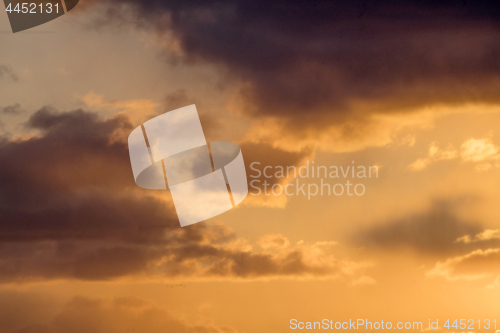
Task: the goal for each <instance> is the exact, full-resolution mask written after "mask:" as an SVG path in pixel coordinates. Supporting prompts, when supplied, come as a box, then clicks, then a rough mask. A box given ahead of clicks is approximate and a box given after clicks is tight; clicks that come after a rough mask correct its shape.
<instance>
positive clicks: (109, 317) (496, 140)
mask: <svg viewBox="0 0 500 333" xmlns="http://www.w3.org/2000/svg"><path fill="white" fill-rule="evenodd" d="M155 3H156V2H151V4H149V3H148V4H140V3H136V2H135V1H133V0H130V1H125V2H124V5H123V6H122V7H117V5H116V3H115V2H114V1H102V2H97V1H87V2H85V1H83V0H82V1H81V4H79V7H77V8H78V10H76V9H75V11H74V12H72V13H71V14H68V15H65V16H63V17H61V18H59V19H57V20H54V21H53V22H50V23H47V24H45V25H42V26H39V27H37V28H34V29H31V30H28V31H26V32H21V33H17V34H10V33H8V32H9V31H10V30H9V29H10V27H9V23H8V20H7V17H6V15H0V31H2V34H0V39H1V42H2V47H1V48H0V131H1V132H0V134H1V135H2V141H1V143H0V165H1V166H0V242H1V243H0V296H1V297H0V328H1V329H0V331H1V332H2V333H3V332H5V333H60V332H61V333H62V332H65V333H66V332H75V333H80V332H81V333H87V332H88V333H90V332H92V333H100V332H102V333H114V332H116V333H118V332H120V333H123V332H142V333H156V332H175V333H178V332H186V333H188V332H189V333H195V332H197V333H198V332H203V333H205V332H206V333H215V332H217V333H229V332H231V333H233V332H239V333H243V332H247V333H250V332H272V333H279V332H289V331H291V329H290V324H289V322H290V320H291V319H297V320H298V321H304V322H307V321H320V320H322V319H324V318H328V319H331V320H334V321H345V320H347V321H348V320H349V319H353V320H356V319H358V318H363V319H368V320H372V321H380V320H384V321H392V322H394V323H396V322H398V321H402V322H406V321H411V322H413V321H422V322H423V323H424V329H425V328H427V323H428V320H429V319H432V320H433V321H435V320H437V319H439V321H440V324H441V325H442V324H444V322H445V321H446V319H452V320H454V319H456V318H458V319H461V318H466V319H474V320H475V321H477V320H478V319H482V320H484V319H490V320H494V319H497V322H498V328H497V329H498V330H500V318H499V317H498V313H499V311H498V310H499V305H498V299H499V298H500V268H499V267H500V265H499V264H500V224H499V222H498V221H499V220H500V213H499V210H498V209H497V207H498V204H497V203H498V202H500V191H499V190H498V189H499V188H500V137H499V135H498V131H497V129H498V128H500V112H499V111H500V108H499V104H498V103H499V99H498V94H497V91H498V89H497V88H498V86H499V83H500V81H499V79H498V77H499V76H498V74H499V73H498V71H499V69H498V68H500V67H498V61H499V59H500V58H498V56H499V53H498V40H500V39H498V37H499V28H498V23H497V22H498V18H497V16H495V15H496V6H495V5H491V6H492V7H491V8H490V11H489V12H488V11H487V10H486V12H484V11H483V10H482V9H481V10H480V9H477V8H475V7H460V6H459V5H457V6H455V7H454V6H451V7H447V5H446V4H444V5H443V6H444V7H440V6H436V7H433V6H430V5H429V6H426V5H424V4H417V3H416V2H415V3H413V5H408V6H403V5H402V6H400V7H398V6H396V7H394V8H393V7H391V6H390V5H387V6H388V7H384V6H382V5H381V7H377V6H375V5H373V7H371V6H372V5H367V7H366V6H365V7H363V8H364V9H362V13H361V14H359V13H358V9H359V8H357V7H356V6H357V5H345V6H344V5H342V6H341V5H339V6H338V8H337V7H335V8H330V7H328V6H326V5H325V6H324V7H321V6H320V7H319V9H318V8H315V10H313V9H311V8H312V7H314V5H311V8H308V9H305V8H303V9H302V10H300V11H295V10H294V9H293V8H295V7H294V6H293V5H292V4H289V3H288V2H286V3H283V4H282V6H281V7H280V6H278V5H277V7H274V6H272V5H269V6H270V7H269V8H267V7H265V6H268V5H266V4H262V6H264V7H262V8H260V7H258V6H257V5H256V8H254V7H252V6H250V5H248V6H247V5H244V4H242V3H240V2H235V3H234V4H233V5H229V4H226V3H224V4H221V5H220V7H219V6H218V5H215V4H212V2H207V4H206V5H203V6H202V5H199V4H196V3H193V4H191V3H190V4H185V3H182V4H177V3H176V2H172V3H168V2H165V3H161V4H156V5H155ZM167 3H168V4H167ZM155 6H156V7H155ZM318 6H319V5H318ZM350 6H352V8H351V7H350ZM419 6H421V7H419ZM226 7H227V8H226ZM259 8H260V9H259ZM266 8H267V11H266ZM320 9H321V10H320ZM280 11H285V12H286V13H288V16H287V15H284V14H283V13H284V12H283V13H282V12H280ZM330 11H332V12H330ZM323 12H327V13H330V14H331V17H323V16H322V15H320V13H323ZM263 13H269V15H265V14H263ZM409 13H412V14H411V15H410V14H409ZM238 15H241V16H238ZM384 15H385V16H384ZM420 15H423V16H425V17H428V19H423V16H420ZM278 17H279V18H280V19H277V18H278ZM315 17H316V18H317V20H314V18H315ZM273 18H276V19H273ZM289 20H291V21H292V22H297V24H296V26H293V27H292V26H291V25H290V21H289ZM257 23H259V24H260V25H258V24H257ZM229 26H230V27H231V28H228V27H229ZM259 27H261V28H262V29H260V28H259ZM227 29H229V30H227ZM231 29H233V30H234V31H236V32H237V34H236V32H235V34H236V35H233V31H230V30H231ZM235 36H236V37H237V38H236V37H235ZM253 37H255V39H254V38H253ZM207 41H212V43H209V42H207ZM250 46H252V47H250ZM398 55H399V56H398ZM190 104H196V106H197V109H198V112H199V114H200V117H201V122H202V125H203V128H204V132H205V136H206V138H207V140H208V141H227V142H234V143H237V144H239V145H240V147H241V149H242V153H243V158H244V160H245V164H246V166H247V175H248V176H250V175H253V174H254V173H253V171H252V170H251V169H250V168H249V165H250V164H251V163H252V162H260V163H261V165H262V166H266V165H269V166H273V167H275V166H284V167H286V166H296V167H300V166H302V165H304V164H306V163H307V162H308V161H309V163H312V161H314V163H315V165H324V166H339V167H340V166H343V167H347V166H351V165H353V161H354V165H363V166H366V167H368V166H377V167H378V177H372V178H369V179H362V180H360V179H352V177H350V178H348V179H349V180H350V181H352V182H354V183H358V182H361V183H363V184H364V186H365V188H366V191H365V193H364V195H362V196H356V195H354V196H348V195H341V196H335V195H330V196H326V195H325V196H321V195H316V196H313V197H311V198H310V199H308V198H307V195H299V196H297V195H295V196H290V197H289V196H286V195H280V196H276V195H270V196H266V195H264V194H261V195H258V196H256V195H254V194H255V192H252V191H251V193H250V195H249V196H248V197H247V198H246V199H245V201H244V202H243V203H242V204H240V205H239V206H237V207H236V208H235V209H232V210H230V211H228V212H226V213H224V214H222V215H219V216H216V217H214V218H212V219H210V220H207V221H204V222H201V223H198V224H196V225H192V226H188V227H185V228H180V226H179V222H178V220H177V217H176V213H175V208H174V206H173V204H172V199H171V196H170V193H169V192H168V191H154V190H144V189H141V188H138V187H137V186H135V184H134V180H133V176H132V172H131V168H130V164H129V156H128V150H127V146H126V144H127V141H126V140H127V136H128V134H129V133H130V131H131V130H132V129H133V128H135V127H136V126H138V125H140V124H141V123H142V122H144V121H145V120H148V119H150V118H152V117H154V116H156V115H158V114H161V113H164V112H167V111H171V110H174V109H176V108H179V107H182V106H186V105H190ZM252 179H254V178H249V180H252ZM259 179H260V180H264V178H259ZM268 181H269V182H270V183H271V184H281V185H283V186H284V185H286V184H288V183H291V182H294V181H295V180H293V179H274V178H272V179H269V180H268ZM299 181H300V182H301V184H302V183H304V184H306V185H305V186H306V187H307V185H308V184H319V183H320V180H319V179H299ZM325 181H328V182H329V183H330V184H332V185H333V184H335V183H337V182H341V183H345V180H344V179H339V180H332V179H329V180H325ZM495 316H497V317H495ZM410 331H412V332H413V331H420V330H410ZM439 331H447V330H446V329H443V327H442V326H441V327H440V330H439ZM450 331H456V332H465V331H467V332H471V331H474V332H475V331H480V330H478V329H477V326H476V327H475V328H474V329H467V330H461V329H451V330H450ZM483 331H489V332H495V329H489V330H484V329H483Z"/></svg>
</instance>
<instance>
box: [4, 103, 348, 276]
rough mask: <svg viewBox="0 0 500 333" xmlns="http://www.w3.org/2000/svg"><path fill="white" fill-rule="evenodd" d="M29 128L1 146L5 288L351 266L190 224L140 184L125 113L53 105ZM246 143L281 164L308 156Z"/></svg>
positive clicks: (319, 271)
mask: <svg viewBox="0 0 500 333" xmlns="http://www.w3.org/2000/svg"><path fill="white" fill-rule="evenodd" d="M26 126H28V127H29V128H31V129H32V130H36V131H38V135H37V136H35V137H32V138H30V139H27V140H9V139H3V140H2V141H0V271H1V272H2V274H0V282H12V281H16V282H17V281H19V282H22V281H32V280H40V279H58V278H68V279H83V280H109V279H113V278H118V277H123V276H130V275H149V274H152V275H154V276H162V277H165V276H166V277H186V278H191V277H194V278H197V277H201V278H203V277H205V278H211V277H217V278H258V277H273V276H291V277H294V276H329V275H330V276H331V275H335V274H339V272H341V271H342V265H345V263H344V264H342V263H341V262H339V261H334V262H332V260H330V261H329V262H327V263H326V264H318V265H313V264H309V263H308V262H307V260H306V259H305V258H306V256H305V251H307V248H291V249H289V250H288V251H286V252H283V253H280V254H279V255H277V254H273V253H267V252H262V251H261V252H258V251H257V252H255V251H248V249H247V248H245V247H243V248H240V247H238V246H236V245H234V243H232V241H233V240H234V239H235V236H236V235H235V233H234V231H233V230H232V229H230V228H229V227H226V226H224V225H219V224H216V225H210V224H207V223H199V224H196V225H193V226H189V227H186V228H180V226H179V222H178V220H177V217H176V215H175V210H174V207H173V205H172V204H171V203H169V201H168V200H161V199H160V197H159V196H154V194H156V193H159V192H155V191H149V190H143V189H140V188H138V187H137V186H136V185H135V183H134V180H133V176H132V171H131V167H130V161H129V156H128V149H127V144H126V138H127V136H128V134H129V133H130V131H131V130H132V128H133V126H132V124H131V123H130V121H129V119H128V118H127V117H125V116H123V115H116V116H114V117H112V118H108V119H101V118H99V117H98V116H97V115H96V114H94V113H89V112H85V111H83V110H75V111H71V112H65V113H59V112H57V111H56V110H53V109H51V108H48V107H45V108H42V109H40V110H39V111H37V112H35V113H34V114H33V115H32V116H31V117H30V119H29V120H28V121H27V123H26ZM244 147H245V149H246V150H247V151H248V150H250V149H248V148H252V149H251V150H254V151H255V149H256V148H257V149H258V150H260V151H263V152H265V154H264V157H266V158H271V156H273V155H274V156H273V157H272V158H273V159H274V161H275V162H276V163H280V161H279V159H280V158H283V161H284V162H286V163H289V162H290V163H293V162H295V161H296V160H297V158H298V157H297V156H293V155H290V156H288V155H286V154H284V153H281V155H280V152H278V153H276V154H273V151H272V148H271V147H267V148H266V147H261V146H257V147H252V146H251V145H250V146H249V145H246V146H244ZM283 154H284V155H283ZM250 156H251V155H250ZM162 193H163V195H165V196H166V197H165V198H166V199H168V195H169V194H168V192H166V191H163V192H162Z"/></svg>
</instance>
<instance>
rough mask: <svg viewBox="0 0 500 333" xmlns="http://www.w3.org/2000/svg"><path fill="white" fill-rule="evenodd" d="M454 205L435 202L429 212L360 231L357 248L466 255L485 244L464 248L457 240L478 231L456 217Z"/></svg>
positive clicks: (471, 224) (475, 227)
mask: <svg viewBox="0 0 500 333" xmlns="http://www.w3.org/2000/svg"><path fill="white" fill-rule="evenodd" d="M456 205H457V203H456V202H445V201H437V202H435V203H434V204H433V206H432V208H431V209H430V210H429V211H427V212H423V213H420V214H410V215H407V216H405V217H403V218H400V219H397V220H393V221H388V222H386V223H383V224H381V225H377V226H374V227H371V228H369V229H368V230H364V231H361V232H360V233H359V234H357V235H356V242H357V243H358V244H361V245H364V246H367V247H369V248H378V249H385V250H394V249H398V248H400V249H410V250H414V251H417V252H419V253H424V254H430V255H443V254H450V253H466V252H468V251H471V250H472V249H476V248H478V247H481V246H482V247H484V246H488V245H490V243H489V242H487V243H488V244H486V243H484V244H479V245H478V244H464V243H462V242H457V239H458V238H460V237H463V236H465V235H470V234H476V233H478V232H479V231H481V230H482V227H481V226H480V225H479V224H477V223H474V222H471V221H467V220H463V219H461V218H460V217H458V216H457V215H456V214H455V213H454V210H455V209H456Z"/></svg>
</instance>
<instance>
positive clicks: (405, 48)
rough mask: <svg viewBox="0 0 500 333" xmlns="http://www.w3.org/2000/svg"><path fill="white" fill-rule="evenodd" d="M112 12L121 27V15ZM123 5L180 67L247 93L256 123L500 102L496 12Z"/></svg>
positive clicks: (348, 5)
mask: <svg viewBox="0 0 500 333" xmlns="http://www.w3.org/2000/svg"><path fill="white" fill-rule="evenodd" d="M109 2H110V3H111V4H113V5H115V7H114V9H113V10H112V11H111V12H112V13H115V15H114V16H113V15H111V18H112V19H113V18H115V19H116V20H118V21H119V20H120V18H119V16H118V18H117V16H116V11H117V10H118V8H123V7H119V6H118V5H117V3H118V2H115V1H112V0H110V1H109ZM119 3H120V4H123V3H128V4H131V5H132V12H134V13H135V14H136V20H137V21H136V22H137V24H138V25H139V26H141V27H144V26H148V25H152V26H155V28H156V29H157V31H162V30H163V31H166V30H168V31H171V32H173V34H174V35H175V36H176V37H177V39H178V40H179V42H180V45H181V47H182V51H183V57H184V58H183V59H184V60H185V61H187V62H196V61H200V60H201V61H207V62H210V63H213V64H218V65H222V66H223V67H224V68H226V69H227V70H228V71H227V72H228V73H229V76H232V77H233V78H236V79H237V80H239V81H240V82H244V88H243V90H242V93H243V95H244V96H246V98H247V101H248V102H249V103H247V104H246V107H247V111H248V112H250V113H253V114H255V115H258V116H262V115H270V116H280V117H282V118H284V119H286V120H290V123H291V124H296V125H300V126H302V127H304V126H305V125H307V124H311V123H313V124H315V125H318V126H319V125H323V124H327V123H328V122H325V120H329V121H333V122H337V121H342V120H343V119H344V118H345V117H347V116H350V115H351V113H353V112H355V111H357V112H359V111H362V112H388V111H394V110H398V111H400V110H404V109H413V108H415V107H420V106H427V105H430V104H440V103H447V104H460V103H465V102H486V103H490V102H498V101H499V95H498V93H497V92H498V89H499V88H500V81H499V80H498V78H499V75H500V29H499V23H500V5H499V4H498V2H494V1H490V2H473V1H404V2H403V1H378V2H375V1H349V2H345V1H343V2H340V1H263V0H257V1H160V0H157V1H138V0H127V1H120V2H119ZM353 103H364V105H363V106H360V105H359V104H353ZM367 105H369V106H367Z"/></svg>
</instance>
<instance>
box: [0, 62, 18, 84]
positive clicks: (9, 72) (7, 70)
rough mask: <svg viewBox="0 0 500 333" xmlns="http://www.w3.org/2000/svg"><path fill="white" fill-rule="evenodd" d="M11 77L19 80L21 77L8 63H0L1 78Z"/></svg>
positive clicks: (13, 79)
mask: <svg viewBox="0 0 500 333" xmlns="http://www.w3.org/2000/svg"><path fill="white" fill-rule="evenodd" d="M3 78H10V79H11V80H12V81H18V80H19V78H18V76H17V74H16V73H15V72H14V70H13V69H12V68H11V67H10V66H7V65H0V79H3Z"/></svg>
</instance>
